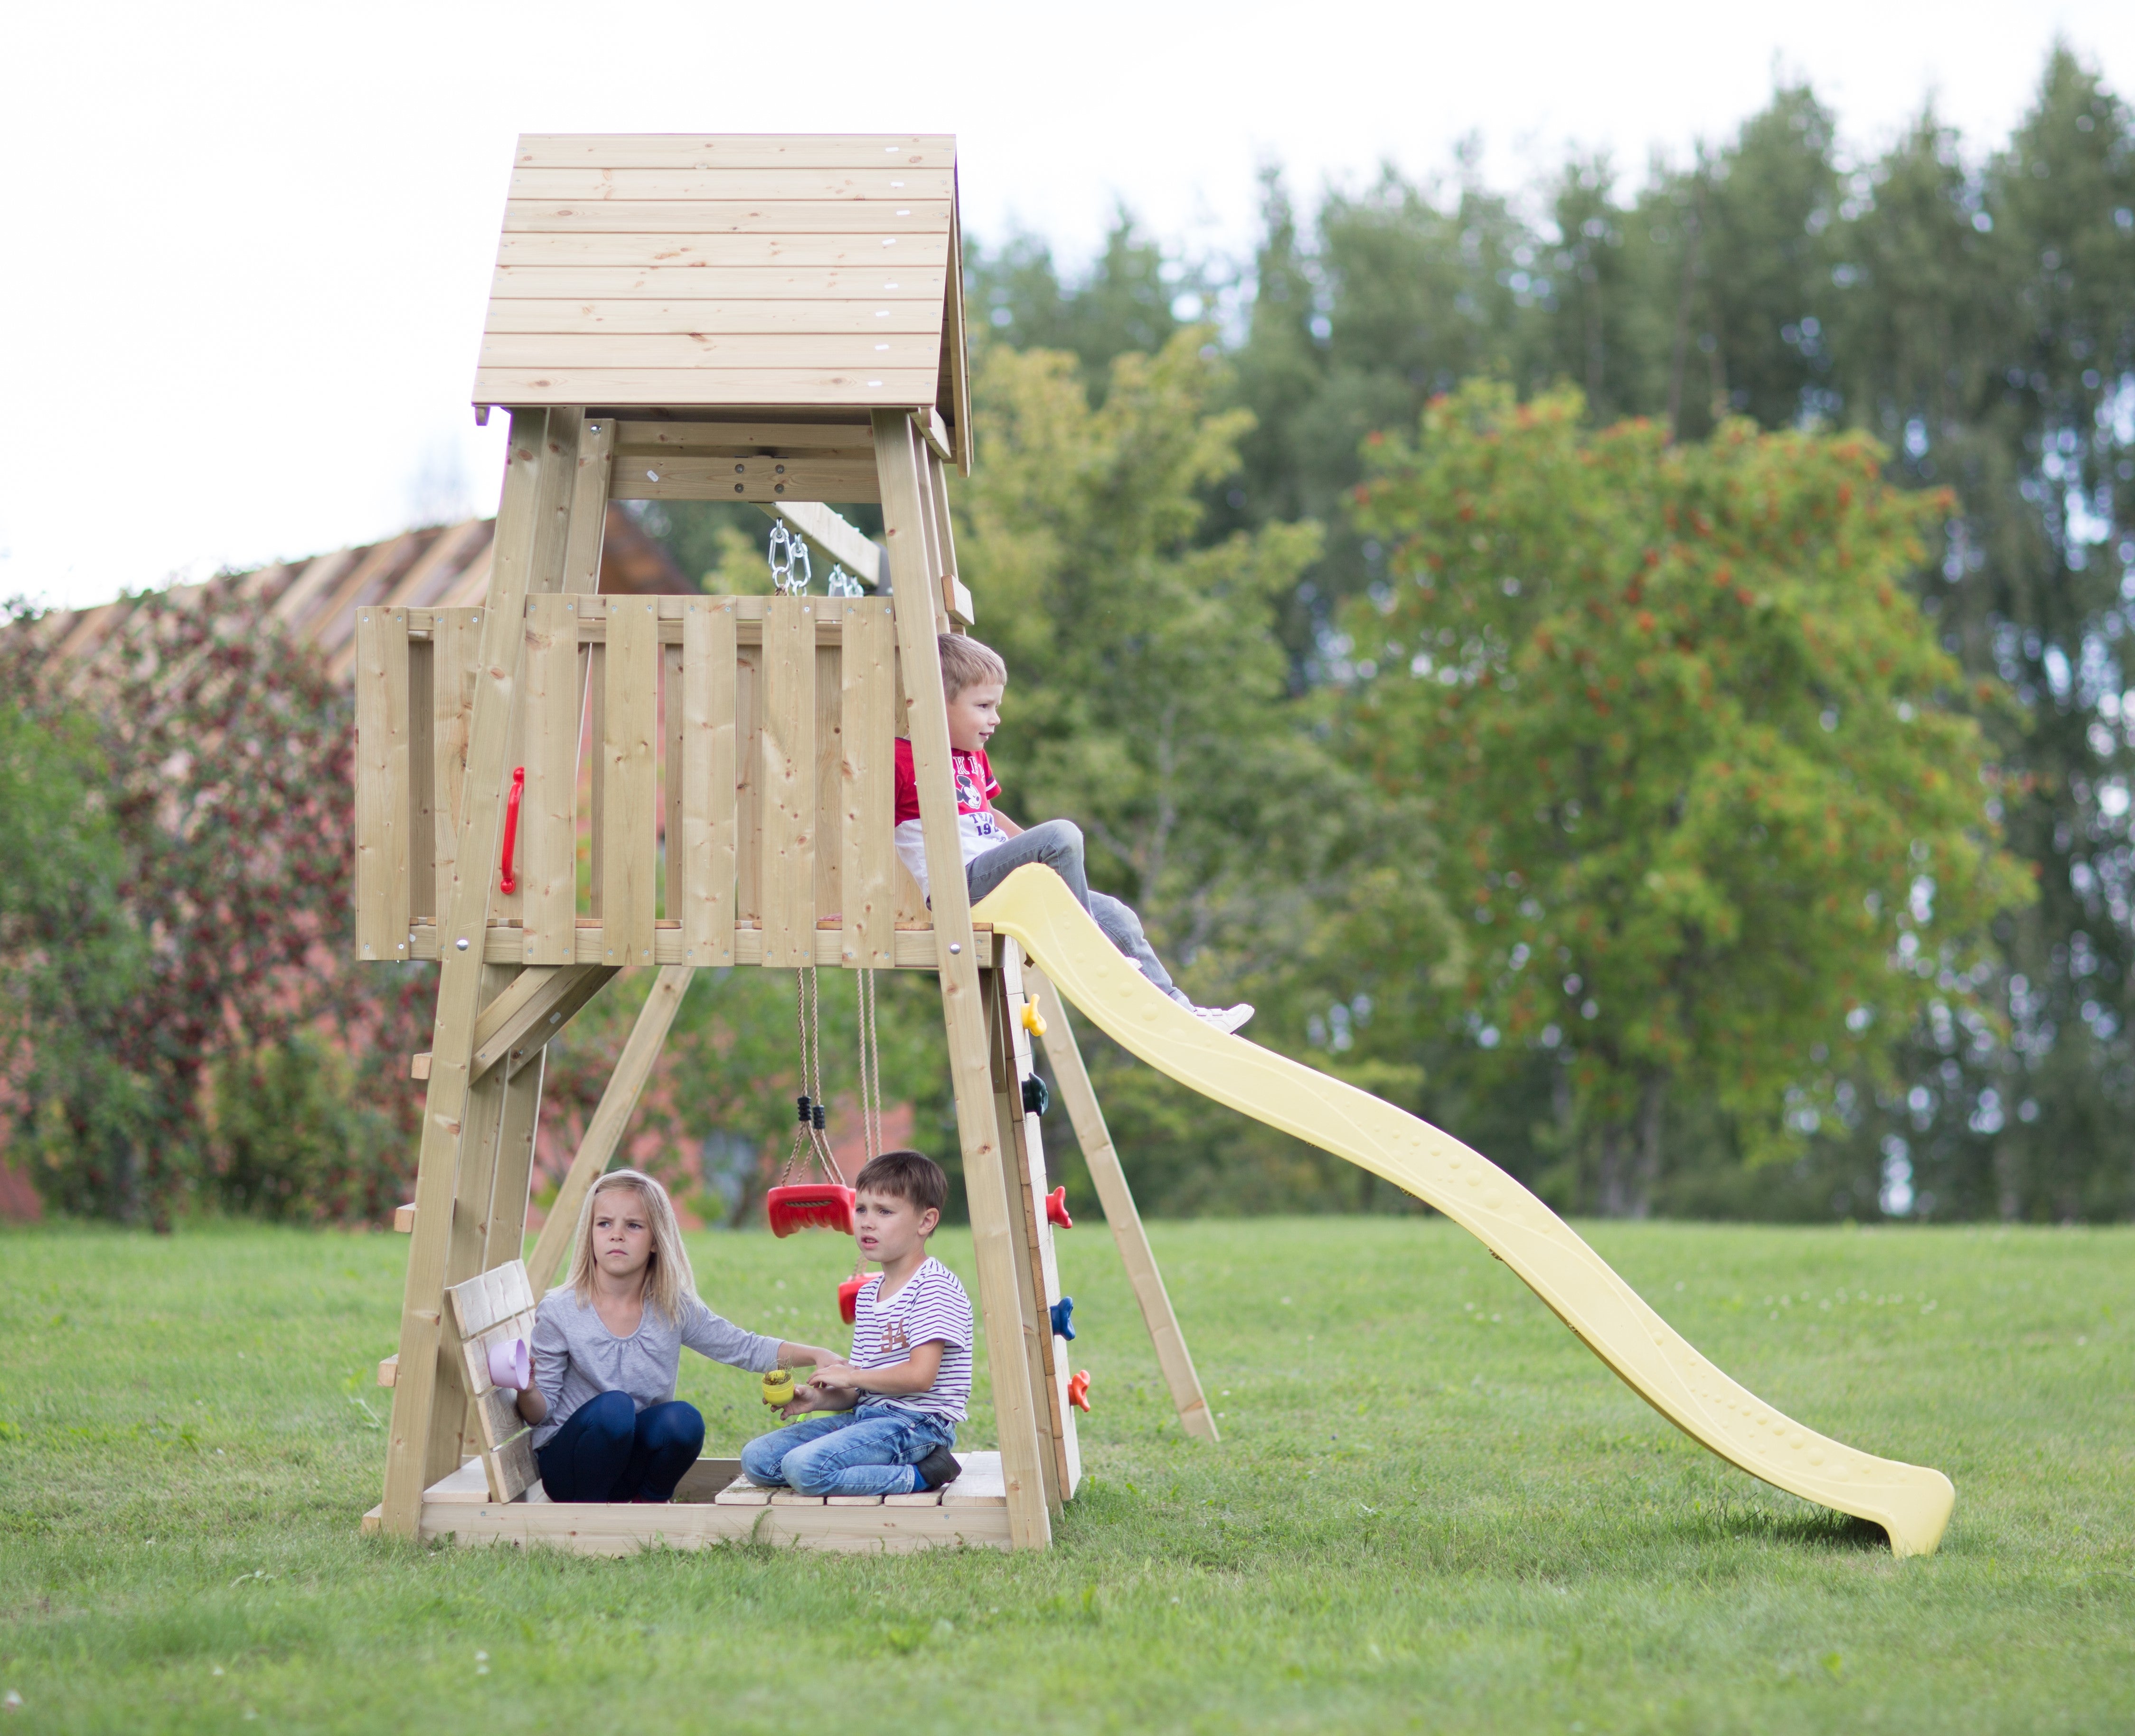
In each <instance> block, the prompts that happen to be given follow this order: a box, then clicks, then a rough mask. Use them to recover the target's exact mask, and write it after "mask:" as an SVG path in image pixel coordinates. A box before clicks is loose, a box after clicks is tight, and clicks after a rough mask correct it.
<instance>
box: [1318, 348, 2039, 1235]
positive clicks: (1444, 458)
mask: <svg viewBox="0 0 2135 1736" xmlns="http://www.w3.org/2000/svg"><path fill="white" fill-rule="evenodd" d="M1582 413H1583V406H1582V404H1581V400H1580V398H1579V395H1577V394H1576V392H1572V391H1569V390H1566V391H1559V392H1556V393H1552V394H1550V395H1545V396H1543V397H1542V398H1540V399H1537V400H1534V401H1532V403H1530V404H1529V405H1525V406H1521V405H1517V404H1516V402H1515V400H1514V397H1513V393H1512V392H1511V391H1510V390H1509V389H1508V388H1506V387H1504V386H1492V385H1486V384H1474V385H1471V386H1468V387H1465V388H1464V389H1463V390H1461V391H1460V392H1459V393H1457V394H1455V395H1452V396H1451V397H1450V398H1448V399H1445V400H1440V401H1438V402H1436V403H1435V404H1434V405H1432V406H1431V408H1430V409H1429V410H1427V411H1426V414H1425V416H1424V418H1423V420H1422V426H1421V437H1420V439H1418V440H1416V441H1415V442H1411V441H1410V440H1407V439H1403V438H1400V437H1391V438H1387V439H1384V440H1382V442H1381V443H1379V444H1378V445H1377V447H1376V448H1375V449H1374V451H1375V457H1374V458H1373V459H1372V463H1371V477H1370V480H1369V481H1368V483H1367V484H1366V485H1364V486H1363V487H1360V489H1359V490H1358V508H1357V510H1358V520H1359V522H1360V523H1361V524H1362V525H1363V526H1364V527H1365V528H1366V529H1367V530H1368V531H1372V532H1374V533H1376V534H1377V535H1378V536H1382V537H1383V538H1385V539H1387V541H1388V542H1389V544H1390V545H1392V546H1393V548H1394V550H1395V553H1394V555H1393V556H1392V560H1393V561H1394V572H1395V579H1396V582H1395V584H1394V585H1393V586H1392V589H1390V591H1389V592H1388V593H1387V594H1386V595H1385V597H1384V598H1383V599H1382V600H1378V601H1368V602H1366V603H1363V604H1358V605H1355V606H1353V609H1352V610H1351V612H1350V614H1349V617H1348V625H1349V628H1350V633H1351V635H1352V637H1353V639H1354V641H1355V647H1354V652H1353V655H1354V657H1356V659H1358V661H1357V662H1356V666H1355V667H1356V673H1357V691H1356V695H1355V698H1354V701H1353V710H1352V712H1351V717H1352V720H1353V736H1352V743H1353V746H1352V751H1353V753H1354V754H1356V755H1357V756H1358V758H1359V759H1361V760H1362V761H1363V763H1365V764H1368V765H1369V767H1370V769H1371V771H1372V775H1373V777H1374V778H1375V779H1376V780H1377V782H1378V783H1379V785H1380V787H1382V788H1384V789H1386V790H1387V792H1388V793H1390V794H1392V795H1396V796H1406V795H1410V794H1415V795H1419V796H1421V798H1423V799H1424V800H1425V801H1426V803H1427V805H1428V807H1429V809H1430V812H1431V817H1432V819H1433V821H1434V822H1435V825H1436V826H1437V827H1438V828H1439V829H1440V832H1441V833H1442V834H1443V835H1444V836H1446V837H1447V838H1449V839H1450V840H1452V841H1455V847H1454V848H1453V849H1451V850H1450V851H1448V852H1447V855H1446V856H1445V861H1444V863H1443V865H1442V868H1441V878H1440V885H1441V888H1442V889H1443V890H1445V895H1446V898H1447V901H1448V903H1449V904H1450V906H1451V908H1452V909H1453V910H1454V912H1455V914H1456V915H1458V916H1460V917H1461V918H1463V919H1464V920H1465V922H1466V923H1467V924H1468V928H1469V963H1468V967H1467V970H1466V972H1465V976H1464V980H1463V981H1462V982H1461V983H1460V987H1459V990H1458V998H1459V1002H1460V1012H1461V1016H1463V1017H1464V1021H1465V1023H1466V1026H1467V1028H1468V1030H1469V1033H1470V1035H1471V1037H1472V1040H1473V1043H1474V1050H1473V1060H1472V1063H1471V1064H1473V1065H1474V1067H1475V1068H1476V1069H1478V1070H1479V1071H1481V1072H1484V1073H1486V1074H1487V1073H1488V1072H1489V1070H1490V1068H1491V1066H1492V1064H1493V1062H1494V1060H1495V1058H1496V1057H1497V1055H1500V1054H1503V1055H1506V1056H1507V1057H1508V1060H1509V1062H1510V1067H1511V1068H1512V1069H1521V1068H1524V1067H1525V1066H1526V1064H1527V1060H1528V1059H1529V1058H1530V1057H1531V1055H1532V1052H1533V1051H1534V1050H1544V1051H1547V1052H1548V1053H1549V1054H1551V1055H1552V1056H1553V1057H1554V1059H1555V1063H1556V1066H1557V1067H1559V1068H1560V1069H1562V1074H1563V1078H1564V1080H1565V1083H1566V1086H1567V1088H1568V1094H1567V1104H1568V1116H1569V1121H1570V1124H1571V1132H1572V1134H1573V1136H1574V1149H1575V1151H1576V1153H1577V1156H1578V1157H1579V1159H1580V1165H1579V1169H1578V1171H1577V1174H1576V1181H1574V1183H1573V1185H1572V1186H1570V1187H1566V1186H1562V1183H1561V1182H1560V1191H1562V1192H1566V1193H1569V1194H1571V1195H1575V1196H1576V1197H1577V1198H1578V1199H1579V1200H1581V1203H1586V1201H1589V1200H1590V1201H1592V1202H1593V1203H1595V1204H1598V1205H1599V1206H1600V1209H1601V1210H1605V1211H1607V1212H1611V1213H1623V1214H1631V1215H1639V1214H1642V1213H1643V1212H1644V1210H1647V1208H1648V1204H1649V1202H1650V1200H1651V1198H1652V1195H1653V1189H1654V1186H1655V1185H1656V1183H1657V1182H1658V1180H1659V1178H1660V1175H1661V1169H1662V1164H1663V1157H1664V1152H1663V1137H1662V1136H1663V1125H1664V1115H1665V1111H1666V1108H1667V1105H1668V1100H1669V1098H1670V1096H1671V1095H1672V1094H1675V1095H1678V1096H1681V1097H1684V1098H1689V1099H1692V1100H1693V1101H1706V1102H1710V1103H1712V1104H1715V1105H1717V1106H1718V1107H1719V1108H1721V1109H1722V1110H1723V1111H1724V1112H1726V1114H1728V1115H1729V1116H1730V1117H1731V1118H1732V1119H1733V1120H1734V1121H1735V1122H1736V1124H1737V1126H1738V1127H1739V1128H1740V1130H1741V1132H1742V1134H1743V1137H1745V1140H1746V1142H1748V1143H1749V1144H1750V1147H1751V1149H1752V1150H1753V1152H1766V1151H1770V1150H1772V1149H1774V1148H1776V1147H1777V1146H1778V1136H1779V1130H1780V1128H1781V1127H1782V1124H1783V1122H1784V1126H1785V1127H1790V1128H1791V1129H1793V1130H1794V1132H1808V1131H1813V1129H1814V1128H1815V1127H1816V1126H1817V1125H1818V1120H1819V1118H1822V1117H1824V1116H1828V1115H1832V1114H1833V1113H1843V1112H1844V1111H1845V1109H1846V1107H1847V1106H1846V1103H1845V1093H1844V1092H1843V1091H1842V1087H1843V1086H1844V1085H1845V1084H1847V1081H1848V1079H1849V1076H1850V1075H1851V1074H1855V1073H1857V1072H1861V1071H1864V1070H1865V1071H1870V1072H1872V1071H1873V1070H1874V1069H1875V1066H1876V1054H1877V1052H1878V1051H1879V1050H1882V1049H1885V1048H1886V1047H1887V1045H1888V1043H1889V1040H1890V1039H1891V1036H1892V1035H1894V1034H1896V1033H1900V1032H1903V1031H1905V1030H1907V1029H1909V1028H1910V1026H1912V1025H1913V1024H1914V1023H1915V1021H1916V1020H1918V1019H1919V1018H1920V1017H1921V1016H1923V1015H1924V1012H1925V1011H1926V1009H1927V1007H1928V1006H1929V1003H1930V1002H1931V1001H1940V1002H1942V1003H1944V1004H1945V1005H1949V1006H1954V1007H1956V1008H1957V1009H1958V1010H1959V1011H1960V1012H1961V1013H1963V1014H1966V1015H1969V1016H1975V1017H1978V1018H1982V1019H1984V1018H1986V1017H1987V1016H1988V1015H1987V1009H1985V1008H1984V1007H1982V1006H1981V1005H1980V1004H1979V1001H1978V997H1977V994H1976V990H1977V988H1978V987H1979V986H1980V985H1981V984H1983V983H1984V982H1986V981H1987V980H1988V978H1989V977H1990V976H1991V972H1992V963H1991V957H1990V955H1989V953H1987V952H1986V951H1984V950H1982V943H1983V942H1984V941H1985V939H1986V933H1985V930H1986V926H1987V922H1988V920H1989V919H1991V918H1992V917H1993V916H1994V915H1995V914H1997V913H1998V912H2000V911H2002V910H2005V909H2012V908H2015V907H2018V906H2021V904H2023V903H2025V902H2026V901H2027V900H2028V896H2029V893H2030V888H2029V885H2028V880H2027V878H2026V876H2025V875H2023V874H2022V873H2021V870H2019V869H2018V868H2017V866H2016V864H2015V863H2014V862H2013V861H2012V860H2011V859H2010V858H2009V857H2008V856H2007V855H2006V854H2005V853H2004V852H2003V851H2002V850H2001V849H2000V847H1999V845H1998V834H1997V828H1996V827H1995V825H1994V823H1993V822H1992V818H1991V817H1990V815H1989V812H1988V806H1987V804H1988V802H1989V799H1990V798H1991V797H1992V795H1993V794H1994V793H1996V790H1997V783H1996V780H1995V778H1994V776H1993V773H1992V768H1991V767H1990V766H1989V764H1987V759H1986V755H1985V751H1984V744H1983V743H1982V738H1981V735H1980V733H1979V730H1978V725H1977V724H1976V723H1975V722H1974V721H1973V720H1972V719H1971V717H1970V716H1969V715H1968V714H1967V711H1966V710H1964V709H1963V707H1964V706H1966V705H1968V704H1971V703H1976V702H1978V699H1977V696H1962V695H1960V694H1959V693H1958V691H1957V688H1958V681H1959V672H1958V667H1957V665H1956V663H1955V662H1954V661H1953V659H1952V658H1950V657H1949V656H1948V655H1946V654H1945V653H1944V652H1943V651H1942V650H1941V649H1940V648H1939V647H1938V646H1937V645H1936V643H1935V642H1934V634H1933V633H1932V631H1931V630H1930V629H1929V628H1928V626H1927V625H1926V624H1925V623H1924V622H1923V620H1922V618H1921V616H1920V612H1919V610H1918V609H1917V608H1916V606H1915V604H1913V602H1912V600H1911V599H1910V597H1909V596H1908V594H1906V592H1905V579H1906V576H1907V575H1908V574H1909V573H1910V571H1911V570H1913V569H1914V568H1915V566H1916V565H1918V564H1919V562H1920V560H1921V559H1922V557H1923V555H1924V547H1925V539H1926V538H1927V537H1928V536H1930V535H1932V534H1933V533H1934V530H1935V528H1936V526H1937V523H1938V521H1939V517H1940V515H1941V514H1942V513H1943V512H1945V511H1946V510H1947V507H1948V502H1947V500H1946V499H1945V498H1943V497H1936V496H1933V495H1928V494H1922V493H1906V492H1901V491H1899V490H1896V489H1894V488H1892V487H1890V486H1888V485H1887V484H1886V483H1885V482H1883V480H1882V479H1881V452H1880V451H1879V450H1878V449H1876V447H1875V445H1874V444H1872V443H1871V442H1870V441H1868V440H1866V439H1863V438H1861V437H1860V436H1857V435H1846V436H1842V437H1832V436H1819V435H1811V434H1758V433H1756V432H1755V429H1754V427H1753V426H1752V425H1751V424H1749V423H1747V422H1745V421H1736V422H1730V423H1727V424H1723V425H1722V427H1721V429H1720V430H1719V432H1718V433H1717V434H1716V436H1715V438H1714V439H1712V440H1711V442H1710V443H1706V444H1693V445H1673V444H1670V443H1669V441H1668V439H1667V435H1666V433H1665V431H1664V430H1663V429H1658V428H1657V427H1655V426H1654V425H1653V424H1649V423H1644V422H1632V423H1629V424H1619V426H1617V427H1615V428H1611V429H1605V430H1603V431H1601V432H1599V433H1595V434H1586V433H1585V432H1583V431H1582V429H1581V419H1582ZM1566 1179H1569V1178H1566Z"/></svg>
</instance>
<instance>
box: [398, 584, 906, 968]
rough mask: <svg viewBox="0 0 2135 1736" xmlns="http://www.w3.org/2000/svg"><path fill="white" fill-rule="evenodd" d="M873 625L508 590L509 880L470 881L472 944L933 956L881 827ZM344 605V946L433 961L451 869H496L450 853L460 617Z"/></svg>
mask: <svg viewBox="0 0 2135 1736" xmlns="http://www.w3.org/2000/svg"><path fill="white" fill-rule="evenodd" d="M890 611H891V605H890V604H889V602H888V599H875V598H836V597H768V598H767V597H658V598H646V597H605V596H588V595H585V594H568V593H566V594H540V595H536V596H534V597H531V598H530V599H528V600H527V604H526V609H525V615H526V621H525V628H526V630H525V651H524V653H523V656H522V658H521V661H520V669H519V675H518V686H517V690H516V696H515V701H514V706H513V715H512V722H511V752H510V753H509V754H508V755H507V761H508V764H509V765H510V766H511V768H513V769H516V768H519V767H522V766H523V767H524V768H525V787H524V793H523V797H522V800H521V804H520V815H519V822H518V827H517V836H516V859H515V861H514V864H513V868H514V873H513V875H512V880H513V883H514V890H512V891H511V892H509V893H506V892H503V891H501V890H495V889H493V890H492V895H491V904H490V909H491V928H490V932H489V934H488V936H487V940H486V943H485V946H484V953H485V956H486V957H487V958H490V959H491V960H492V961H493V962H496V963H522V964H568V963H596V964H598V963H606V964H615V965H625V964H695V965H733V964H764V965H770V966H774V967H779V966H782V967H792V966H796V965H802V964H810V963H820V964H839V965H844V966H847V967H855V968H859V967H882V968H894V967H900V966H901V967H906V968H913V967H932V965H933V964H934V963H935V957H934V948H933V945H932V941H933V936H932V931H931V929H929V928H928V926H927V911H926V906H925V904H924V903H923V901H922V900H921V898H920V896H919V892H918V888H917V885H914V884H913V880H912V878H911V876H910V875H908V873H907V872H906V871H905V870H904V868H903V865H902V864H901V863H900V862H899V861H898V857H897V853H896V849H895V845H894V841H893V827H894V816H893V790H894V777H895V769H894V760H893V743H894V740H895V739H896V737H897V736H898V734H899V733H901V730H902V727H903V701H902V696H901V695H902V690H901V686H900V684H899V681H898V667H897V651H896V638H895V629H894V623H893V619H892V617H891V613H890ZM356 613H357V620H356V956H357V957H358V958H361V959H366V960H374V961H382V960H386V959H408V958H424V957H434V956H435V954H436V948H437V945H438V941H437V929H436V924H437V913H438V909H439V907H440V904H442V903H444V902H448V898H447V895H448V892H449V889H450V886H451V885H452V880H453V875H454V874H455V873H457V872H462V871H476V872H482V873H487V874H488V875H491V876H497V875H499V871H500V868H501V864H500V863H498V862H487V863H482V864H479V865H475V864H462V863H461V862H460V861H458V857H457V836H458V833H459V831H460V828H461V826H462V823H463V821H464V817H465V813H466V803H467V797H468V793H467V790H466V789H465V788H464V787H463V786H464V779H465V769H466V760H467V731H468V723H469V719H470V717H471V715H472V704H473V693H474V686H475V677H476V674H477V668H476V665H475V662H474V659H475V658H476V657H477V648H478V646H479V643H480V639H481V616H482V610H480V609H437V610H426V609H359V610H358V611H357V612H356ZM506 777H507V781H508V779H509V777H510V773H509V772H507V773H506ZM480 794H481V795H482V797H483V798H485V799H492V800H499V801H501V799H502V792H501V791H487V792H481V793H480Z"/></svg>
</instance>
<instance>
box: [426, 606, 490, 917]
mask: <svg viewBox="0 0 2135 1736" xmlns="http://www.w3.org/2000/svg"><path fill="white" fill-rule="evenodd" d="M481 651H482V611H481V610H480V609H439V610H438V611H437V612H436V613H435V614H433V616H432V617H431V624H430V752H431V756H432V758H431V762H430V764H431V768H432V769H431V812H432V816H433V818H434V820H435V822H436V831H435V833H434V835H433V846H432V848H433V853H434V854H435V856H436V858H437V876H438V914H439V916H440V917H443V915H444V914H446V912H447V910H448V908H449V905H450V901H451V898H452V889H453V878H454V876H455V875H457V873H458V871H459V836H460V825H459V822H460V809H461V807H462V805H463V804H464V803H465V801H466V799H467V730H468V728H469V726H470V725H472V722H473V720H474V684H475V675H476V672H477V671H476V660H477V657H479V656H480V654H481Z"/></svg>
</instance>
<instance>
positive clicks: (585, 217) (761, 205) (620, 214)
mask: <svg viewBox="0 0 2135 1736" xmlns="http://www.w3.org/2000/svg"><path fill="white" fill-rule="evenodd" d="M948 228H949V201H947V200H946V199H913V200H898V201H892V200H886V199H885V200H874V199H849V200H830V199H825V200H819V201H816V202H815V203H813V204H801V203H796V202H795V201H792V200H771V199H762V200H753V201H752V200H747V199H717V200H713V199H635V200H620V199H619V200H612V201H611V200H606V199H576V200H563V199H510V200H506V201H505V206H504V232H505V233H506V235H545V234H555V235H937V234H938V235H946V234H947V233H948Z"/></svg>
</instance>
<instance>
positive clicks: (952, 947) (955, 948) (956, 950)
mask: <svg viewBox="0 0 2135 1736" xmlns="http://www.w3.org/2000/svg"><path fill="white" fill-rule="evenodd" d="M460 944H461V945H462V946H465V945H466V944H467V943H466V942H465V941H464V940H462V942H461V943H460ZM949 950H950V951H951V953H961V952H962V951H963V950H964V949H963V948H962V947H961V946H959V945H958V944H957V943H956V942H955V941H953V940H952V941H951V942H950V943H949Z"/></svg>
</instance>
